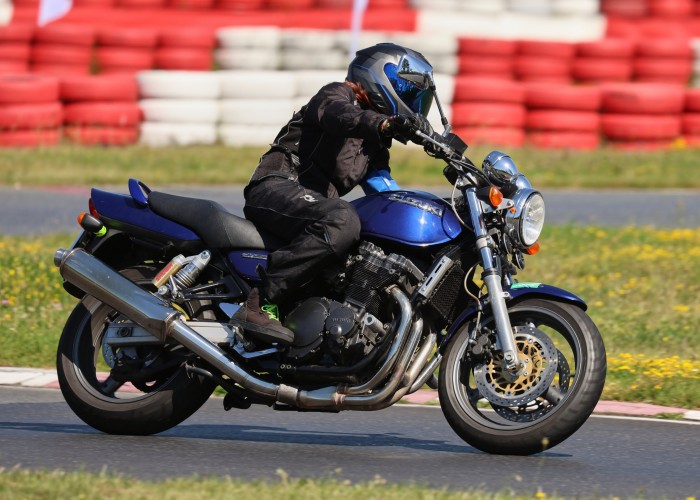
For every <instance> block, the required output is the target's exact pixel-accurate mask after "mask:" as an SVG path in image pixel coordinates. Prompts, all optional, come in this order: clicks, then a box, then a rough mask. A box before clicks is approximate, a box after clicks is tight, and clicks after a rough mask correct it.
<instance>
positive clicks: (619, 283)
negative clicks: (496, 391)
mask: <svg viewBox="0 0 700 500" xmlns="http://www.w3.org/2000/svg"><path fill="white" fill-rule="evenodd" d="M72 240H73V237H72V236H71V235H65V236H60V235H54V236H44V237H31V238H28V237H0V269H2V270H3V272H2V273H0V366H34V367H52V366H53V365H54V360H55V350H56V346H57V343H58V338H59V335H60V332H61V329H62V326H63V324H64V323H65V321H66V319H67V318H68V315H69V314H70V311H71V310H72V308H73V307H74V304H75V299H73V298H72V297H71V296H69V295H68V294H67V293H65V292H64V291H63V289H62V288H61V278H60V276H59V274H58V271H57V270H56V268H55V267H54V266H53V263H52V258H53V253H54V251H55V250H56V248H58V247H60V246H63V247H65V246H69V245H70V244H71V243H72ZM540 242H541V245H542V251H541V252H540V253H539V254H538V255H536V256H533V257H529V258H528V260H527V268H526V270H525V271H524V272H522V273H521V275H520V276H518V277H519V278H520V279H521V280H523V281H536V282H544V283H549V284H553V285H555V286H559V287H561V288H564V289H567V290H570V291H572V292H574V293H576V294H578V295H579V296H581V297H582V298H583V299H584V300H586V301H587V302H588V304H589V311H588V312H589V314H590V315H591V317H592V318H593V320H594V321H595V322H596V324H597V325H598V327H599V329H600V331H601V333H602V335H603V338H604V340H605V343H606V347H607V350H608V362H609V363H608V364H609V369H608V382H607V384H606V388H605V392H604V394H603V397H604V398H606V399H613V400H621V401H647V402H653V403H657V404H664V405H669V406H678V407H683V408H699V407H700V383H699V381H700V358H699V357H698V354H697V352H696V351H697V346H698V345H700V329H699V328H698V326H697V325H698V324H700V307H698V306H699V305H700V303H699V300H698V297H700V266H698V265H697V263H698V262H700V229H674V230H654V229H648V228H646V229H645V228H622V229H606V228H595V227H575V226H570V227H549V228H546V229H545V233H544V235H543V237H542V239H541V240H540Z"/></svg>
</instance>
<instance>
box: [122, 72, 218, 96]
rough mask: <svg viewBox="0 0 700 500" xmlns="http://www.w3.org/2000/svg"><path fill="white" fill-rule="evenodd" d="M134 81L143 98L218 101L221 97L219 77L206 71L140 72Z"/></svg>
mask: <svg viewBox="0 0 700 500" xmlns="http://www.w3.org/2000/svg"><path fill="white" fill-rule="evenodd" d="M136 81H137V82H138V84H139V94H140V95H141V97H145V98H166V99H218V98H219V96H220V95H221V84H220V81H219V77H218V76H217V75H216V73H213V72H208V71H157V70H156V71H141V72H140V73H138V74H137V75H136Z"/></svg>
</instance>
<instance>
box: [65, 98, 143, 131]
mask: <svg viewBox="0 0 700 500" xmlns="http://www.w3.org/2000/svg"><path fill="white" fill-rule="evenodd" d="M142 120H143V113H142V111H141V108H139V105H138V103H136V102H88V103H77V104H69V105H67V106H65V108H64V109H63V122H64V123H67V124H71V125H104V126H110V127H133V126H136V125H138V124H139V123H141V121H142Z"/></svg>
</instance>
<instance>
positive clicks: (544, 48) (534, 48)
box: [517, 40, 576, 59]
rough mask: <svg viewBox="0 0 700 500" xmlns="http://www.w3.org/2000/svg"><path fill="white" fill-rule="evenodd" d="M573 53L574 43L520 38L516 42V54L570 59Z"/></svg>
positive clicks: (574, 51) (574, 49)
mask: <svg viewBox="0 0 700 500" xmlns="http://www.w3.org/2000/svg"><path fill="white" fill-rule="evenodd" d="M575 53H576V45H574V44H573V43H565V42H543V41H536V40H520V41H518V42H517V54H518V55H524V56H536V57H551V58H554V59H571V58H572V57H574V54H575Z"/></svg>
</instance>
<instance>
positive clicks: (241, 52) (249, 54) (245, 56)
mask: <svg viewBox="0 0 700 500" xmlns="http://www.w3.org/2000/svg"><path fill="white" fill-rule="evenodd" d="M214 60H215V61H216V63H217V64H218V65H219V66H220V67H221V68H223V69H237V70H277V69H279V66H280V58H279V51H278V49H270V48H266V49H246V48H233V49H232V48H224V49H217V50H215V51H214Z"/></svg>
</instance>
